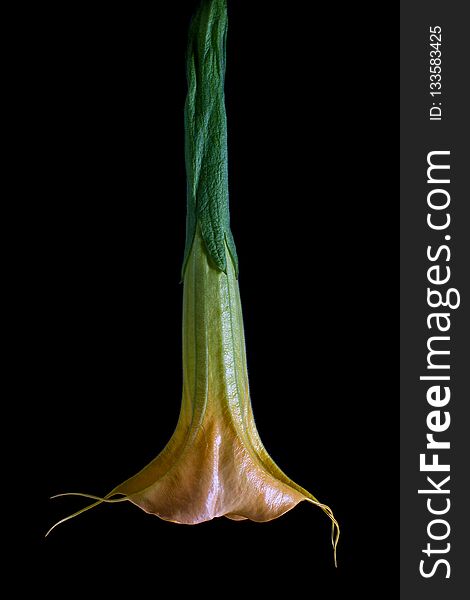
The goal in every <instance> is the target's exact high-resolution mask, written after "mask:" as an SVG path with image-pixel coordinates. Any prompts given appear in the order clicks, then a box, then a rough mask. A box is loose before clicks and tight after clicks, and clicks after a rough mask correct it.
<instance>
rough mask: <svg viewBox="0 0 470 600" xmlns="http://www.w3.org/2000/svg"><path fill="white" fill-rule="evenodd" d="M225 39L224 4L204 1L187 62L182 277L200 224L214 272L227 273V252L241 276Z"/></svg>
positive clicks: (192, 28)
mask: <svg viewBox="0 0 470 600" xmlns="http://www.w3.org/2000/svg"><path fill="white" fill-rule="evenodd" d="M226 38H227V2H226V0H202V2H201V4H200V6H199V8H198V10H197V12H196V14H195V15H194V18H193V20H192V22H191V25H190V29H189V43H188V50H187V57H186V60H187V80H188V95H187V98H186V104H185V158H186V176H187V216H186V245H185V250H184V260H183V269H182V276H183V277H184V272H185V270H186V265H187V262H188V257H189V253H190V251H191V247H192V244H193V241H194V236H195V233H196V227H197V224H199V227H200V231H201V235H202V239H203V241H204V245H205V248H206V251H207V254H208V256H209V259H210V262H211V264H212V265H213V266H214V268H216V269H218V270H219V271H223V272H225V273H226V272H227V257H226V247H227V248H228V250H229V255H230V257H231V259H232V261H233V264H234V267H235V273H236V275H237V276H238V259H237V252H236V249H235V242H234V240H233V236H232V232H231V231H230V213H229V201H228V160H227V118H226V114H225V103H224V80H225V52H226V50H225V46H226Z"/></svg>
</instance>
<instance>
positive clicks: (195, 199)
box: [57, 0, 339, 559]
mask: <svg viewBox="0 0 470 600" xmlns="http://www.w3.org/2000/svg"><path fill="white" fill-rule="evenodd" d="M226 27H227V13H226V2H225V0H203V2H202V3H201V5H200V8H199V10H198V12H197V13H196V15H195V17H194V19H193V21H192V23H191V29H190V38H189V39H190V42H189V49H188V84H189V92H188V97H187V101H186V107H185V117H186V121H185V124H186V168H187V175H188V214H187V237H186V251H185V258H184V265H183V281H184V300H183V373H184V375H183V378H184V379H183V398H182V405H181V411H180V416H179V420H178V424H177V426H176V429H175V432H174V433H173V436H172V437H171V439H170V441H169V442H168V444H167V445H166V447H165V448H164V449H163V451H162V452H161V453H160V454H159V455H158V456H157V458H155V459H154V460H153V461H152V462H151V463H150V464H149V465H147V466H146V467H145V468H144V469H142V471H140V472H139V473H137V475H134V476H133V477H131V478H130V479H128V480H127V481H125V482H124V483H122V484H121V485H118V486H117V487H116V488H115V489H114V490H112V491H111V492H110V493H109V494H107V495H106V496H105V497H104V498H100V497H96V496H92V495H87V494H79V495H84V496H87V497H90V498H94V499H95V500H96V502H95V503H93V504H91V505H90V506H87V507H85V508H83V509H82V510H80V511H78V512H77V513H75V514H73V515H71V516H69V517H66V518H65V519H63V520H62V521H59V523H62V522H63V521H66V520H67V519H70V518H72V517H74V516H76V515H78V514H80V513H82V512H84V511H86V510H88V509H90V508H92V507H93V506H96V505H97V504H100V503H102V502H121V501H126V500H127V501H130V502H132V503H133V504H135V505H137V506H139V507H140V508H142V509H143V510H144V511H146V512H148V513H151V514H155V515H157V516H159V517H160V518H162V519H165V520H168V521H173V522H175V523H187V524H196V523H201V522H203V521H208V520H210V519H213V518H214V517H222V516H225V517H228V518H230V519H234V520H241V519H251V520H252V521H270V520H271V519H275V518H276V517H279V516H280V515H282V514H284V513H285V512H287V511H288V510H290V509H291V508H293V507H294V506H296V505H297V504H298V503H299V502H301V501H302V500H306V501H307V502H311V503H312V504H315V505H317V506H319V507H320V508H321V509H322V510H323V511H324V512H325V513H326V514H327V515H328V517H329V518H330V519H331V521H332V541H333V547H334V549H335V559H336V544H337V541H338V537H339V528H338V524H337V522H336V520H335V518H334V516H333V513H332V511H331V510H330V508H328V507H327V506H326V505H324V504H322V503H320V502H319V501H318V500H317V499H316V498H315V497H314V496H313V495H312V494H310V493H309V492H308V491H306V490H305V489H303V488H302V487H300V486H299V485H297V484H296V483H294V482H293V481H292V480H291V479H289V478H288V477H287V476H286V475H285V474H284V473H283V472H282V471H281V470H280V469H279V467H278V466H277V465H276V464H275V463H274V461H273V460H272V459H271V457H270V456H269V454H268V453H267V452H266V450H265V448H264V446H263V444H262V442H261V439H260V437H259V434H258V431H257V429H256V426H255V422H254V419H253V413H252V408H251V402H250V395H249V386H248V374H247V367H246V356H245V340H244V334H243V320H242V310H241V304H240V293H239V288H238V281H237V274H238V260H237V256H236V250H235V245H234V242H233V238H232V234H231V232H230V224H229V210H228V186H227V145H226V121H225V107H224V96H223V80H224V72H225V36H226ZM59 523H57V525H58V524H59Z"/></svg>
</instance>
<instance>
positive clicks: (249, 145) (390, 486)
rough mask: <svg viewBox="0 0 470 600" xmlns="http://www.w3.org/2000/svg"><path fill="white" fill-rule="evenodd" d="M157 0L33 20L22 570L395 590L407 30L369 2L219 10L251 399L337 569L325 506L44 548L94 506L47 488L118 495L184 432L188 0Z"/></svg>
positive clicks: (110, 515) (145, 588) (120, 527)
mask: <svg viewBox="0 0 470 600" xmlns="http://www.w3.org/2000/svg"><path fill="white" fill-rule="evenodd" d="M167 4H170V3H165V6H158V9H154V8H152V9H148V8H145V9H142V8H127V9H124V8H122V9H116V8H109V10H100V11H99V12H98V11H97V9H96V8H90V7H87V8H81V7H80V6H78V5H76V6H75V7H74V8H67V9H63V12H60V14H58V13H57V10H56V9H54V10H52V9H51V10H50V12H49V13H47V14H45V13H44V9H43V8H42V9H41V13H40V14H37V15H34V14H30V15H29V17H30V19H31V23H30V26H31V28H32V29H33V30H34V36H33V37H32V42H31V50H30V51H28V53H27V54H28V56H27V62H26V64H27V73H26V75H25V78H26V83H27V88H28V93H29V101H28V110H29V114H28V119H30V123H31V125H30V131H29V132H28V133H29V139H30V144H29V146H28V149H29V152H30V155H31V156H30V158H31V159H32V161H31V162H32V167H31V171H30V175H29V176H30V178H31V182H32V184H33V188H34V190H35V194H36V195H35V198H37V202H35V203H33V208H32V209H31V210H30V211H29V212H28V215H27V217H28V223H29V224H30V226H31V229H32V230H33V232H34V235H33V237H32V240H33V241H32V247H33V248H32V251H31V253H30V254H29V257H28V258H29V267H30V269H31V271H30V272H31V278H30V281H31V294H32V297H33V302H32V303H31V317H32V323H33V325H32V331H31V333H32V335H31V339H32V343H31V344H30V346H29V350H30V358H31V359H32V361H31V362H32V368H31V371H30V380H31V383H32V388H33V390H34V392H33V397H34V398H35V399H36V400H37V401H35V402H32V409H31V410H29V413H28V422H29V423H31V424H32V429H33V430H34V431H36V432H39V433H38V436H37V440H35V441H34V447H33V450H32V451H31V452H30V453H29V455H28V474H29V475H28V476H29V477H33V478H34V479H37V482H38V484H39V486H40V487H38V486H36V489H38V490H39V494H38V499H37V500H36V501H35V503H34V506H35V508H39V510H37V511H35V512H37V515H38V518H37V520H34V522H33V523H32V526H31V527H30V529H29V533H30V534H32V538H33V548H34V550H35V551H37V554H36V558H34V564H35V565H38V566H39V567H40V569H39V571H38V573H39V577H40V579H39V580H35V585H37V582H39V583H38V584H39V585H40V586H41V588H44V589H45V590H46V591H48V593H49V594H50V595H52V594H54V593H57V594H58V595H61V596H62V597H68V594H69V593H70V592H69V590H74V591H76V590H78V589H79V588H80V589H81V588H82V587H83V589H84V590H85V591H87V592H88V594H89V595H92V593H96V594H98V593H107V594H111V593H113V592H116V591H121V590H123V589H124V588H125V586H127V585H128V584H131V585H132V586H133V590H134V592H135V593H139V594H141V593H144V594H149V593H152V594H154V595H155V596H158V595H162V594H163V593H164V591H163V587H162V586H163V582H165V583H169V584H170V585H171V586H174V590H175V591H176V592H178V593H180V592H181V593H183V592H187V593H189V592H191V590H193V591H194V590H199V591H201V592H204V593H207V595H208V596H209V597H210V596H211V595H212V594H214V595H215V594H217V595H218V594H220V593H223V591H224V586H228V587H229V588H230V589H231V590H234V591H239V592H240V593H242V592H243V593H247V592H248V590H249V589H250V588H251V589H254V590H257V591H259V592H262V591H263V590H264V592H265V593H267V592H268V590H269V591H271V590H273V589H274V590H277V591H278V592H280V591H282V590H286V591H289V595H291V594H292V595H293V594H295V593H297V592H301V593H312V595H313V594H314V593H317V592H318V591H319V590H320V589H321V591H322V592H323V593H324V592H326V591H328V593H329V594H330V595H332V597H338V598H339V597H340V593H342V592H340V590H341V589H343V590H348V591H349V592H350V593H352V592H358V593H361V595H363V596H366V597H376V596H375V594H376V593H377V591H376V590H377V589H378V586H381V585H382V584H383V582H384V581H385V582H387V587H389V588H390V589H391V590H392V593H393V590H394V589H395V590H397V589H398V456H397V454H396V451H397V443H398V429H397V417H396V413H397V390H396V387H395V383H394V382H395V381H396V377H397V365H396V364H395V361H394V360H393V358H391V356H392V353H393V351H394V349H395V342H396V340H395V335H396V332H397V327H396V322H395V313H394V311H392V304H393V303H394V298H395V294H396V279H395V270H394V265H393V261H392V260H391V255H392V251H393V250H394V240H393V236H392V235H391V228H392V226H393V223H394V218H395V195H396V189H395V187H394V183H393V182H395V181H397V173H396V165H395V164H394V163H393V162H391V161H390V155H391V153H392V152H393V151H394V150H395V143H396V138H395V136H396V135H397V129H396V127H395V125H396V116H394V111H393V107H392V99H393V96H394V94H395V91H394V89H393V87H394V86H395V85H396V81H395V82H394V81H393V75H394V73H393V71H394V68H395V67H394V66H393V43H394V44H396V43H397V41H396V40H395V42H393V43H392V44H391V42H390V39H389V38H390V23H391V20H390V16H389V15H388V14H386V12H385V11H384V13H383V14H380V15H379V14H376V15H375V18H376V23H375V25H377V27H375V25H374V31H372V30H371V27H370V26H369V25H365V23H366V22H367V21H368V19H366V17H367V16H368V15H367V14H366V9H363V10H364V13H358V12H356V13H355V14H353V11H352V10H351V9H349V10H350V12H347V11H346V9H344V8H342V9H341V12H340V13H338V12H336V14H333V13H335V10H333V8H334V7H332V9H331V12H329V13H327V12H321V11H320V10H317V9H315V10H313V9H312V10H311V11H310V12H307V11H306V9H305V7H304V6H303V5H301V4H300V3H296V4H294V5H289V6H288V5H287V4H286V3H285V4H281V3H279V4H275V3H272V2H256V3H254V2H253V3H249V4H248V3H242V2H235V1H233V2H231V3H230V8H229V19H230V21H229V37H228V59H227V61H228V71H227V81H226V105H227V113H228V127H229V131H228V134H229V160H230V165H229V174H230V197H231V219H232V231H233V233H234V237H235V240H236V243H237V249H238V253H239V260H240V279H239V281H240V289H241V295H242V303H243V308H244V318H245V330H246V339H247V351H248V368H249V374H250V386H251V395H252V402H253V408H254V413H255V418H256V422H257V426H258V429H259V431H260V434H261V438H262V439H263V441H264V444H265V446H266V447H267V449H268V451H269V452H270V453H271V455H272V456H273V458H274V459H275V461H276V462H277V463H278V464H279V465H280V467H281V468H282V469H283V470H284V471H285V472H286V473H287V474H288V475H289V476H290V477H292V478H293V479H294V480H295V481H297V482H299V483H300V484H301V485H302V486H304V487H306V488H307V489H309V490H310V491H312V493H314V494H315V495H316V496H317V497H318V498H319V499H320V500H321V501H322V502H325V503H326V504H328V505H329V506H331V507H332V509H333V510H334V512H335V515H336V517H337V519H338V520H339V522H340V525H341V532H342V535H341V539H340V544H339V547H338V563H339V568H338V569H335V568H334V566H333V556H332V549H331V544H330V541H329V536H330V523H329V520H328V519H327V518H326V516H325V515H324V514H323V513H322V512H321V511H320V510H318V509H315V508H314V507H312V506H310V505H307V504H304V505H299V506H298V507H297V508H296V509H295V510H293V511H291V512H290V513H288V514H287V515H285V516H283V517H282V518H280V519H278V520H275V521H273V522H270V523H266V524H256V523H250V522H243V523H234V522H231V521H228V520H225V519H217V520H215V521H213V522H210V523H205V524H201V525H198V526H197V527H189V526H178V525H174V524H170V523H166V522H163V521H160V520H158V519H157V518H155V517H151V516H148V515H146V514H144V513H143V512H141V511H140V510H139V509H137V508H136V507H134V506H132V505H130V504H127V503H125V504H117V505H113V506H104V507H99V508H97V509H96V510H93V511H91V512H89V513H86V514H84V515H82V516H80V517H79V518H77V519H75V520H72V521H70V522H68V523H66V524H64V525H63V526H61V527H59V528H58V529H57V530H55V531H54V532H53V533H52V534H51V536H50V537H48V538H47V539H46V540H44V539H43V534H44V532H45V531H46V530H47V529H48V527H49V526H50V525H51V524H52V523H54V522H55V521H56V520H58V519H60V518H62V517H63V516H65V515H67V514H69V513H70V512H72V511H73V510H76V509H78V508H80V507H81V506H83V502H82V500H81V499H73V498H63V499H56V500H48V497H49V496H50V495H53V494H54V493H58V492H61V491H74V490H77V491H87V492H90V493H96V494H104V493H106V492H107V491H108V490H109V489H111V488H113V487H114V486H115V485H116V484H117V483H119V482H121V481H122V480H124V479H126V478H127V477H129V476H130V475H132V474H134V473H135V472H136V471H137V470H139V469H140V468H141V467H143V466H144V465H145V464H146V463H147V462H148V461H149V460H151V459H152V458H153V457H154V456H155V455H156V454H157V453H158V452H159V451H160V449H161V448H162V447H163V445H164V444H165V443H166V441H167V440H168V438H169V437H170V435H171V433H172V432H173V428H174V426H175V424H176V419H177V415H178V411H179V400H180V393H181V356H180V355H181V295H182V286H181V284H180V283H179V275H180V268H181V261H182V256H183V246H184V218H185V192H186V183H185V172H184V157H183V139H184V138H183V135H184V132H183V119H182V115H183V104H184V98H185V67H184V53H185V47H186V36H187V27H188V23H189V19H190V15H191V14H192V12H193V10H194V7H195V5H196V2H186V3H181V2H178V3H173V4H172V5H171V6H168V5H167ZM61 10H62V9H61ZM354 10H357V9H354ZM369 16H370V15H369ZM36 19H37V21H36ZM387 22H388V23H389V24H388V26H387V28H385V23H387ZM382 25H383V28H382V29H381V26H382ZM384 32H386V33H384ZM384 37H385V38H388V39H387V40H386V39H384ZM384 64H385V67H386V71H387V73H388V74H389V75H385V76H384V73H383V69H384ZM85 502H86V501H85ZM214 573H217V574H218V575H220V576H221V577H222V582H221V583H219V584H216V582H215V579H214Z"/></svg>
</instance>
